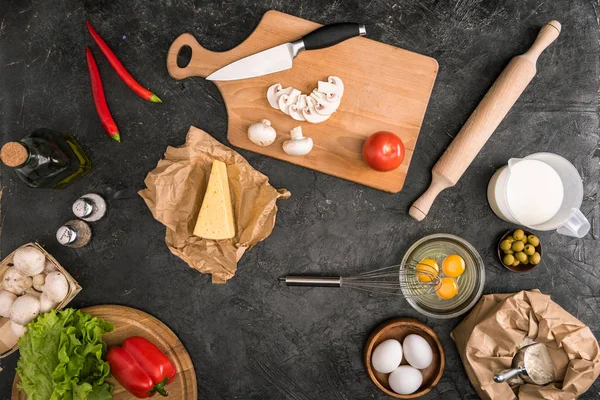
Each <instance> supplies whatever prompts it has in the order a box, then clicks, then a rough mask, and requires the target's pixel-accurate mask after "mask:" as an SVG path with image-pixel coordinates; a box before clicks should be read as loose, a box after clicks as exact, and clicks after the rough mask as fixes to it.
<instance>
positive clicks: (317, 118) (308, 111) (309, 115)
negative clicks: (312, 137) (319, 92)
mask: <svg viewBox="0 0 600 400" xmlns="http://www.w3.org/2000/svg"><path fill="white" fill-rule="evenodd" d="M306 103H307V104H308V105H307V106H306V107H304V108H303V109H302V116H303V117H304V119H305V120H306V121H308V122H310V123H311V124H318V123H319V122H323V121H326V120H327V119H328V118H329V115H321V114H319V113H318V112H317V110H316V109H315V107H316V106H317V102H316V101H315V99H313V98H312V97H307V98H306Z"/></svg>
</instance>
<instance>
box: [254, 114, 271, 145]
mask: <svg viewBox="0 0 600 400" xmlns="http://www.w3.org/2000/svg"><path fill="white" fill-rule="evenodd" d="M276 138H277V132H275V129H273V127H272V126H271V121H269V120H268V119H263V120H261V121H260V122H257V123H255V124H252V125H250V126H249V127H248V139H250V141H251V142H252V143H254V144H257V145H259V146H270V145H271V144H273V142H274V141H275V139H276Z"/></svg>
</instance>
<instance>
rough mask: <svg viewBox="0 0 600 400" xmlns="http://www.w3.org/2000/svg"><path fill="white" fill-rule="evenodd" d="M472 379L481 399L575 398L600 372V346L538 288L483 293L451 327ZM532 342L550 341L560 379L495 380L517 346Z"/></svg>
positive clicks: (546, 342)
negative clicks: (514, 383)
mask: <svg viewBox="0 0 600 400" xmlns="http://www.w3.org/2000/svg"><path fill="white" fill-rule="evenodd" d="M451 336H452V339H454V342H455V343H456V346H457V348H458V352H459V354H460V357H461V359H462V361H463V364H464V366H465V369H466V371H467V375H468V376H469V380H470V381H471V384H472V385H473V387H474V388H475V390H476V391H477V393H478V394H479V396H480V397H481V398H482V399H494V400H511V399H520V400H532V399H552V400H558V399H564V400H567V399H569V400H572V399H574V398H576V397H577V396H579V395H581V394H582V393H584V392H585V391H586V390H587V389H588V388H589V387H590V386H591V385H592V384H593V383H594V381H595V380H596V378H597V377H598V375H599V374H600V349H599V347H598V342H597V341H596V338H595V337H594V335H593V333H592V332H591V330H590V329H589V328H588V327H587V326H586V325H585V324H583V323H582V322H581V321H579V320H578V319H576V318H575V317H573V316H572V315H571V314H569V313H568V312H567V311H565V310H564V309H563V308H561V307H560V306H559V305H558V304H556V303H554V302H553V301H552V300H550V296H547V295H544V294H542V293H540V291H539V290H533V291H521V292H518V293H515V294H491V295H487V296H483V298H482V299H481V300H480V301H479V303H477V305H476V306H475V307H474V308H473V310H472V311H471V312H470V313H469V315H468V316H467V317H466V318H465V319H464V320H463V321H462V322H461V323H460V324H459V325H458V326H457V327H456V328H454V330H453V331H452V333H451ZM532 342H538V343H544V344H545V345H547V346H548V347H549V350H550V355H551V357H552V361H553V363H554V365H555V368H556V370H557V371H558V372H559V380H560V381H559V382H555V383H551V384H548V385H545V386H537V385H533V384H523V385H520V386H518V387H516V388H515V389H514V391H513V389H512V388H511V387H510V386H509V384H508V383H506V382H505V383H495V382H494V380H493V377H494V374H495V373H497V372H500V371H502V370H506V369H509V368H510V367H511V364H512V360H513V357H514V356H515V354H516V352H517V350H518V349H519V348H521V347H523V346H525V345H527V344H530V343H532Z"/></svg>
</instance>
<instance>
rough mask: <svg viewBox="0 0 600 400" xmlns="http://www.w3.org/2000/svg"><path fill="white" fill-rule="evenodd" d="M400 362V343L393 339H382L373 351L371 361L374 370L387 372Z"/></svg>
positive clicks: (396, 366)
mask: <svg viewBox="0 0 600 400" xmlns="http://www.w3.org/2000/svg"><path fill="white" fill-rule="evenodd" d="M400 362H402V345H401V344H400V342H399V341H397V340H395V339H388V340H384V341H383V342H381V343H379V346H377V347H376V348H375V350H374V351H373V355H372V356H371V363H372V364H373V368H375V371H377V372H380V373H382V374H389V373H390V372H392V371H393V370H395V369H396V368H398V365H400Z"/></svg>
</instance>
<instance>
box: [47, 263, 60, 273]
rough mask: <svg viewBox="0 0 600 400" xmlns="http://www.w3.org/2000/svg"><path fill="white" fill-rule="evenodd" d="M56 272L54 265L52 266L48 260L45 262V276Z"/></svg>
mask: <svg viewBox="0 0 600 400" xmlns="http://www.w3.org/2000/svg"><path fill="white" fill-rule="evenodd" d="M56 270H58V268H56V265H54V263H53V262H52V261H50V260H46V265H45V266H44V272H45V273H46V274H49V273H50V272H53V271H56Z"/></svg>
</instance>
